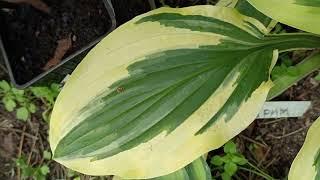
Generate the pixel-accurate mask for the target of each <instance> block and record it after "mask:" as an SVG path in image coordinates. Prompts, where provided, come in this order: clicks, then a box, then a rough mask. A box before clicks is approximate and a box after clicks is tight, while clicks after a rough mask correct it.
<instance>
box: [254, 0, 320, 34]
mask: <svg viewBox="0 0 320 180" xmlns="http://www.w3.org/2000/svg"><path fill="white" fill-rule="evenodd" d="M248 1H249V2H250V3H251V4H252V5H253V6H254V7H255V8H257V9H258V10H259V11H261V12H262V13H264V14H266V15H267V16H270V17H271V18H273V19H275V20H277V21H279V22H281V23H284V24H287V25H290V26H293V27H295V28H298V29H301V30H304V31H308V32H312V33H316V34H320V23H319V19H320V1H319V0H248Z"/></svg>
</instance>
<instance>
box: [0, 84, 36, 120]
mask: <svg viewBox="0 0 320 180" xmlns="http://www.w3.org/2000/svg"><path fill="white" fill-rule="evenodd" d="M0 97H1V101H2V103H3V104H4V107H5V109H6V110H7V111H9V112H13V111H16V116H17V119H19V120H23V121H27V120H28V119H29V118H30V115H31V114H32V113H35V112H36V111H37V106H36V105H35V104H34V103H33V102H32V98H31V94H30V92H27V91H24V90H18V89H16V88H14V87H12V86H11V85H10V84H9V83H8V82H6V81H4V80H2V81H0Z"/></svg>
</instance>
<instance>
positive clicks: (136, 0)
mask: <svg viewBox="0 0 320 180" xmlns="http://www.w3.org/2000/svg"><path fill="white" fill-rule="evenodd" d="M112 4H113V7H114V11H115V13H116V19H117V25H118V26H119V25H121V24H123V23H125V22H127V21H129V20H131V19H132V18H134V17H136V16H137V15H140V14H143V13H146V12H148V11H150V10H151V7H150V4H149V2H148V0H112Z"/></svg>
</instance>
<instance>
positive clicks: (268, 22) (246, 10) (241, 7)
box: [235, 0, 277, 32]
mask: <svg viewBox="0 0 320 180" xmlns="http://www.w3.org/2000/svg"><path fill="white" fill-rule="evenodd" d="M235 8H236V9H237V10H238V11H239V12H240V13H241V14H243V15H246V16H250V17H253V18H255V19H257V20H259V21H260V22H261V23H262V24H263V25H264V26H266V27H267V29H268V32H270V31H271V30H272V29H273V28H274V27H275V26H276V24H277V21H275V20H273V19H271V18H270V17H268V16H266V15H264V14H262V13H261V12H260V11H258V10H257V9H256V8H254V7H253V6H252V5H251V4H250V3H249V2H248V1H247V0H238V2H237V4H236V5H235Z"/></svg>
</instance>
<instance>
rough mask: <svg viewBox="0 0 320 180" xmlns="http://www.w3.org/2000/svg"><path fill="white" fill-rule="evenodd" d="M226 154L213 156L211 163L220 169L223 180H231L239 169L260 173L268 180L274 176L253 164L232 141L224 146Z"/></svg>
mask: <svg viewBox="0 0 320 180" xmlns="http://www.w3.org/2000/svg"><path fill="white" fill-rule="evenodd" d="M223 151H224V153H225V154H224V155H221V156H219V155H216V156H213V157H212V159H211V161H210V163H211V164H212V165H213V166H214V167H215V168H213V170H218V171H219V172H220V176H221V179H222V180H231V179H232V177H233V176H236V173H237V171H238V170H243V171H248V172H251V173H254V174H256V175H259V176H261V177H263V178H265V179H267V180H272V179H273V178H272V177H271V176H269V175H268V174H266V173H265V172H263V171H262V170H260V169H259V168H257V167H256V166H254V165H253V164H251V163H250V162H249V161H248V160H247V159H246V158H245V157H244V156H243V155H242V154H240V153H238V151H237V146H236V144H235V143H233V142H232V141H229V142H228V143H226V144H225V145H224V147H223Z"/></svg>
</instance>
